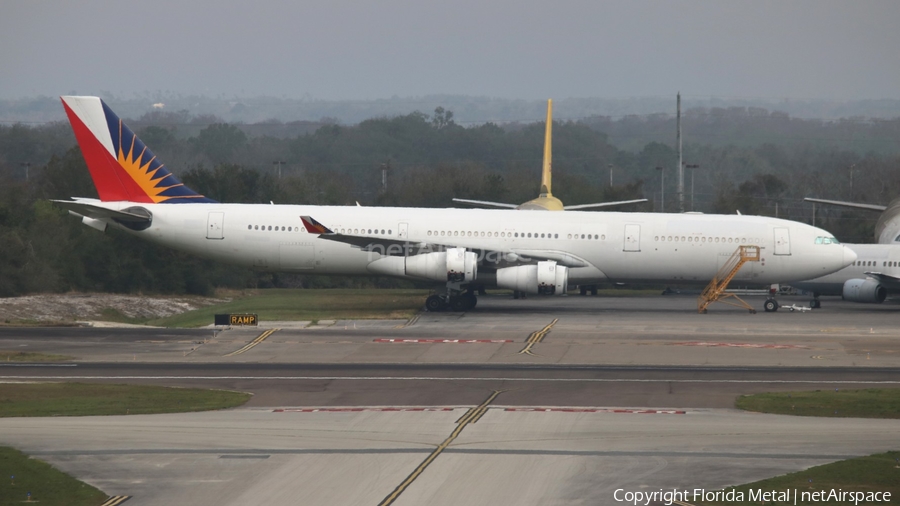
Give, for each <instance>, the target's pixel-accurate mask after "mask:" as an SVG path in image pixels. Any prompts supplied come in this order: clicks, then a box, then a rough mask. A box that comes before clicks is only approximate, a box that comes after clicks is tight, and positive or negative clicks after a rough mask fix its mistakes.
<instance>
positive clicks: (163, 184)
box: [103, 103, 215, 204]
mask: <svg viewBox="0 0 900 506" xmlns="http://www.w3.org/2000/svg"><path fill="white" fill-rule="evenodd" d="M103 107H104V109H105V112H106V118H107V121H108V123H109V126H110V134H112V137H113V138H112V141H113V146H115V150H116V159H117V161H118V162H119V166H121V167H122V169H123V170H124V171H125V173H126V174H128V176H129V177H130V178H131V180H132V181H134V183H135V184H136V185H137V186H138V187H140V189H141V191H143V192H144V193H145V194H146V197H147V198H148V199H149V200H150V201H151V202H153V203H156V204H165V203H180V202H215V201H214V200H211V199H208V198H206V197H204V196H203V195H200V194H199V193H197V192H195V191H194V190H191V189H190V188H188V187H187V186H185V185H184V184H183V183H182V182H181V181H179V180H178V178H176V177H175V176H174V175H172V173H171V172H169V171H168V170H167V169H166V168H165V166H164V165H163V164H162V163H160V161H159V160H158V159H157V158H156V155H154V154H153V152H152V151H150V149H149V148H148V147H147V146H146V145H145V144H144V143H143V142H142V141H141V139H140V138H138V136H137V135H135V134H134V132H132V131H131V129H129V128H128V126H127V125H126V124H125V123H124V122H122V120H121V119H119V118H118V116H116V115H115V114H114V113H113V112H112V111H111V110H109V108H108V107H107V106H106V104H105V103H104V104H103Z"/></svg>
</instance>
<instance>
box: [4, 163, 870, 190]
mask: <svg viewBox="0 0 900 506" xmlns="http://www.w3.org/2000/svg"><path fill="white" fill-rule="evenodd" d="M19 165H21V166H22V167H25V181H26V182H28V171H29V169H31V162H23V163H20V164H19ZM850 174H851V178H850V181H851V183H850V188H853V183H852V181H853V177H852V174H853V173H852V172H851V173H850Z"/></svg>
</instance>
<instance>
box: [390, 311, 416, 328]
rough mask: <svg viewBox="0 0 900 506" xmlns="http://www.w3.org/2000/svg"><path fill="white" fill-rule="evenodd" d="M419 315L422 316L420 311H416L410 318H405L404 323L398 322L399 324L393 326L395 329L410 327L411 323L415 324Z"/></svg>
mask: <svg viewBox="0 0 900 506" xmlns="http://www.w3.org/2000/svg"><path fill="white" fill-rule="evenodd" d="M420 316H422V313H418V314H416V315H415V316H413V317H412V318H410V319H409V320H406V323H403V324H400V325H395V326H394V328H395V329H405V328H406V327H410V326H412V325H415V324H416V322H417V321H419V317H420Z"/></svg>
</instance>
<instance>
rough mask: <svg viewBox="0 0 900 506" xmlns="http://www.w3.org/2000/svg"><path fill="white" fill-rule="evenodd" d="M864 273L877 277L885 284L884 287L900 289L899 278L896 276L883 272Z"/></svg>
mask: <svg viewBox="0 0 900 506" xmlns="http://www.w3.org/2000/svg"><path fill="white" fill-rule="evenodd" d="M865 275H866V276H869V277H871V278H875V279H877V280H878V281H880V282H881V284H882V285H884V286H885V288H888V289H890V290H900V278H898V277H897V276H891V275H890V274H884V273H883V272H866V273H865Z"/></svg>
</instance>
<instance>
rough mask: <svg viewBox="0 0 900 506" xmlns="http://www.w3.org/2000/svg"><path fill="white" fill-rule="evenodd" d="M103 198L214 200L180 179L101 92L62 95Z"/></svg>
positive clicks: (170, 201)
mask: <svg viewBox="0 0 900 506" xmlns="http://www.w3.org/2000/svg"><path fill="white" fill-rule="evenodd" d="M60 99H61V100H62V103H63V107H64V108H65V110H66V115H67V116H68V117H69V123H71V125H72V130H73V131H74V132H75V138H76V139H77V140H78V145H79V147H80V148H81V153H82V155H84V160H85V162H87V166H88V170H89V171H90V173H91V179H93V180H94V186H96V188H97V193H98V194H99V196H100V200H101V201H104V202H110V201H128V202H141V203H148V204H163V203H166V204H178V203H189V202H206V203H210V202H212V203H214V202H215V200H212V199H209V198H206V197H204V196H203V195H200V194H199V193H197V192H195V191H194V190H191V189H190V188H188V187H187V186H185V185H184V184H183V183H182V182H181V181H179V180H178V179H177V178H176V177H175V176H174V175H172V173H171V172H169V171H168V170H167V169H166V168H165V166H164V165H163V164H162V163H161V162H160V161H159V160H158V159H157V158H156V155H154V154H153V152H152V151H150V149H149V148H147V146H146V145H144V143H143V142H142V141H141V140H140V139H139V138H138V136H137V135H135V134H134V132H132V131H131V129H130V128H128V126H127V125H125V123H124V122H123V121H122V120H121V119H120V118H119V117H118V116H116V114H115V113H114V112H113V111H112V110H111V109H110V108H109V106H107V105H106V104H105V103H104V102H103V100H101V99H100V98H99V97H75V96H64V97H60Z"/></svg>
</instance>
